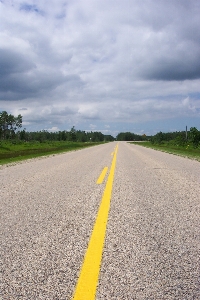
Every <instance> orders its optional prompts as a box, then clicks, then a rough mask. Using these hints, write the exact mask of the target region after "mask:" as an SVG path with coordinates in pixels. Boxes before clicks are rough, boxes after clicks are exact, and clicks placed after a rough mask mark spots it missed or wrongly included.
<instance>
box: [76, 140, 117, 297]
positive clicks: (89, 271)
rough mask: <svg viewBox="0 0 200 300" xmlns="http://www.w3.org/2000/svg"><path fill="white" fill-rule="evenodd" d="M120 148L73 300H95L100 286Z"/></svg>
mask: <svg viewBox="0 0 200 300" xmlns="http://www.w3.org/2000/svg"><path fill="white" fill-rule="evenodd" d="M117 150H118V146H117V147H116V149H115V152H114V157H113V160H112V164H111V168H110V173H109V176H108V180H107V183H106V187H105V190H104V193H103V197H102V201H101V205H100V207H99V211H98V214H97V218H96V222H95V224H94V228H93V231H92V234H91V237H90V241H89V245H88V248H87V251H86V254H85V257H84V261H83V265H82V268H81V271H80V276H79V279H78V282H77V285H76V288H75V292H74V296H73V298H72V299H73V300H94V299H95V295H96V288H97V284H98V278H99V271H100V267H101V259H102V253H103V247H104V240H105V234H106V226H107V221H108V214H109V209H110V201H111V195H112V186H113V181H114V173H115V166H116V159H117Z"/></svg>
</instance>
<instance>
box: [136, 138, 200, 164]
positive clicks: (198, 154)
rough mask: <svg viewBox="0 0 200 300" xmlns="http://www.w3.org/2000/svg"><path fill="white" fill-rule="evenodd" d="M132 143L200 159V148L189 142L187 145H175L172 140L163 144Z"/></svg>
mask: <svg viewBox="0 0 200 300" xmlns="http://www.w3.org/2000/svg"><path fill="white" fill-rule="evenodd" d="M131 144H137V145H139V146H143V147H148V148H152V149H155V150H159V151H163V152H168V153H171V154H175V155H180V156H184V157H188V158H190V159H195V160H198V161H200V149H199V148H196V149H195V148H193V146H192V145H191V144H187V145H186V146H178V145H173V144H171V143H170V142H169V143H168V142H164V143H162V144H152V143H151V142H140V143H138V142H131Z"/></svg>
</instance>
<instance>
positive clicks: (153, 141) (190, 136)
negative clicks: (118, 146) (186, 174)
mask: <svg viewBox="0 0 200 300" xmlns="http://www.w3.org/2000/svg"><path fill="white" fill-rule="evenodd" d="M133 143H135V142H133ZM137 145H140V146H145V147H149V148H153V149H156V150H160V151H165V152H169V153H173V154H176V155H181V156H186V157H189V158H192V159H196V160H198V161H200V131H199V130H198V129H197V128H196V127H191V128H190V131H188V132H185V131H181V132H168V133H163V132H159V133H157V134H156V135H154V136H152V137H150V138H149V139H148V141H143V142H140V143H137Z"/></svg>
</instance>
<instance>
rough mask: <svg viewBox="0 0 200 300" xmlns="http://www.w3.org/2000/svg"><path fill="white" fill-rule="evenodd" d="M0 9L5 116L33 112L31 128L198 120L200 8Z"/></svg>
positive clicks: (90, 5) (148, 1)
mask: <svg viewBox="0 0 200 300" xmlns="http://www.w3.org/2000/svg"><path fill="white" fill-rule="evenodd" d="M0 10H1V31H0V45H1V46H0V109H4V110H8V111H10V112H12V113H14V112H16V113H20V111H21V109H22V108H23V107H24V108H26V110H23V120H24V122H26V123H28V124H29V128H32V129H34V128H38V127H36V126H40V127H41V128H54V127H55V128H56V127H57V128H61V129H62V128H63V129H65V126H66V127H67V128H68V127H70V126H72V125H74V124H75V125H76V126H77V127H78V126H80V127H82V129H84V126H86V127H87V128H89V126H90V125H89V124H91V122H92V124H94V125H95V126H97V125H96V124H98V127H99V128H106V127H105V125H107V126H110V131H113V132H114V131H116V130H119V131H120V128H121V125H120V124H122V123H123V124H127V126H129V124H130V123H133V124H137V123H141V124H145V123H147V122H150V121H153V120H158V122H159V121H160V122H161V120H166V119H171V120H172V119H173V118H174V119H177V118H186V117H189V118H192V119H193V120H194V119H195V118H198V117H199V109H200V88H199V87H200V32H199V30H198V28H199V25H200V24H199V23H200V22H199V13H200V6H199V1H197V0H194V1H186V0H182V1H173V0H169V1H167V2H166V1H164V0H160V1H155V0H144V1H140V2H138V1H136V0H133V1H128V0H124V1H121V0H115V1H114V0H111V1H106V0H101V1H100V0H96V1H92V0H85V1H82V0H76V1H65V0H50V1H49V2H48V5H47V4H46V1H44V0H41V1H39V2H38V1H35V0H26V1H24V2H23V1H21V0H16V1H12V0H10V1H1V2H0ZM21 113H22V111H21ZM192 119H191V120H192ZM112 124H113V125H112ZM114 124H115V125H114ZM116 124H118V125H116ZM31 126H32V127H31ZM114 126H115V128H114ZM116 126H117V127H116ZM141 126H142V125H141ZM86 127H85V128H86ZM96 128H97V127H96ZM97 129H98V128H97ZM108 130H109V127H108Z"/></svg>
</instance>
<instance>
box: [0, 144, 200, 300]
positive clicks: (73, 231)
mask: <svg viewBox="0 0 200 300" xmlns="http://www.w3.org/2000/svg"><path fill="white" fill-rule="evenodd" d="M105 167H108V169H105V170H104V171H105V173H106V175H105V178H104V175H102V180H103V178H104V180H103V181H102V183H98V184H97V180H98V178H99V176H100V174H101V173H102V170H103V169H104V168H105ZM106 171H107V172H106ZM0 191H1V205H0V209H1V262H2V266H1V270H2V277H1V279H2V285H1V290H2V293H1V296H0V299H1V300H2V299H3V300H18V299H20V300H21V299H23V300H25V299H31V300H33V299H37V300H39V299H48V300H51V299H52V300H58V299H59V300H64V299H65V300H66V299H67V300H68V299H69V300H71V299H78V300H81V299H85V300H94V299H96V300H118V299H119V300H123V299H126V300H132V299H136V300H154V299H155V300H158V299H159V300H160V299H162V300H163V299H166V300H171V299H174V300H175V299H176V300H177V299H178V300H179V299H180V300H192V299H193V300H194V299H195V300H196V299H200V290H199V288H200V268H199V267H200V264H199V257H200V255H199V254H200V253H199V245H200V237H199V232H200V221H199V216H200V205H199V204H200V163H199V162H197V161H193V160H189V159H186V158H183V157H178V156H175V155H171V154H167V153H163V152H159V151H155V150H152V149H147V148H143V147H141V146H139V145H133V144H129V143H126V142H119V143H117V142H112V143H108V144H105V145H99V146H95V147H92V148H88V149H83V150H79V151H74V152H68V153H65V154H59V155H54V156H49V157H43V158H40V159H33V160H29V161H25V162H23V163H20V164H16V165H13V166H9V167H5V166H3V167H0ZM104 198H105V199H104ZM104 202H105V203H106V204H105V205H106V208H105V207H104V208H103V209H102V211H105V210H108V213H104V212H103V213H102V212H99V213H98V211H99V207H101V206H102V205H103V204H102V203H104ZM109 205H110V206H109ZM109 208H110V209H109ZM100 210H101V209H100ZM97 216H98V217H97ZM98 218H99V219H100V221H97V219H98ZM99 222H100V223H99ZM94 224H95V226H96V227H95V226H94ZM102 224H104V225H102ZM106 225H107V228H106ZM103 227H104V229H103ZM95 228H96V229H95ZM105 228H106V229H105ZM105 230H106V231H105ZM103 231H105V233H104V232H103ZM93 233H94V234H93ZM98 234H99V235H101V238H100V237H99V238H97V237H93V236H95V235H96V236H98ZM91 235H92V237H91ZM95 238H96V239H95ZM91 240H92V241H91ZM97 243H98V247H96V248H95V245H97ZM90 247H91V251H90V250H88V249H89V248H90ZM101 248H102V253H101ZM99 249H100V250H99ZM97 251H99V253H101V255H100V254H98V255H100V256H102V257H101V258H100V260H99V258H98V257H97V256H98V255H97V256H96V252H97ZM86 253H88V254H86ZM87 255H88V257H89V258H88V259H89V261H90V265H91V272H90V267H89V269H88V267H86V268H85V270H86V271H84V270H83V269H84V266H85V265H87V262H86V261H87V258H86V257H87ZM93 269H94V272H97V273H98V274H97V276H99V277H98V280H97V282H95V280H94V279H93V275H91V274H93V273H92V272H93ZM81 272H82V273H84V272H85V275H84V274H83V281H81V280H80V277H81V275H80V274H81ZM87 272H88V274H87ZM90 273H91V274H90ZM87 280H88V281H87ZM79 281H81V282H80V291H83V292H81V293H86V294H87V292H88V293H89V294H90V290H92V288H94V289H95V294H94V295H92V292H91V296H90V298H89V296H87V297H86V296H85V295H81V296H77V295H78V292H77V289H79V287H78V285H79V284H78V282H79ZM93 285H94V287H92V286H93ZM96 285H97V286H96ZM89 294H88V295H89Z"/></svg>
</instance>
